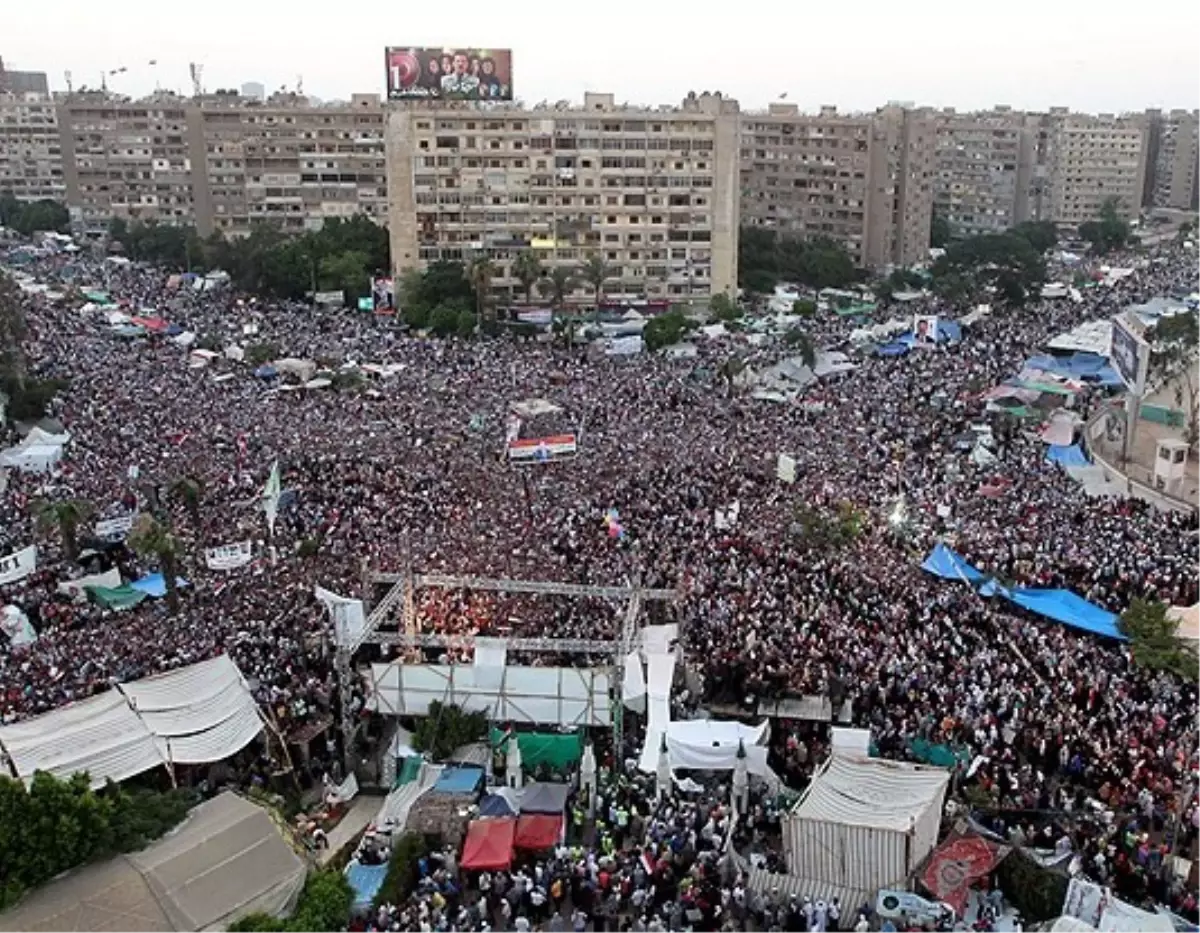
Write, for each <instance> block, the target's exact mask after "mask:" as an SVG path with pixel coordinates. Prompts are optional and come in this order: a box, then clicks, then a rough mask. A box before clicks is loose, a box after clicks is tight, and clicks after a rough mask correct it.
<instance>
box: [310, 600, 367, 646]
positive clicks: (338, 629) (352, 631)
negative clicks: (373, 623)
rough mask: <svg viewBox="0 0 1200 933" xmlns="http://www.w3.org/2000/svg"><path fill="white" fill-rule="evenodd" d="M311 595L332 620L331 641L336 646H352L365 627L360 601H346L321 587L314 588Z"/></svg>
mask: <svg viewBox="0 0 1200 933" xmlns="http://www.w3.org/2000/svg"><path fill="white" fill-rule="evenodd" d="M313 595H314V596H316V597H317V599H318V600H320V602H321V604H322V605H323V606H324V607H325V608H326V609H328V610H329V617H330V618H331V619H332V620H333V640H334V643H335V644H337V645H353V644H354V643H355V642H357V641H358V639H359V638H361V637H362V633H363V631H364V630H365V629H366V627H367V618H366V614H365V613H364V612H363V604H362V600H361V599H347V598H346V597H345V596H338V594H337V593H334V592H332V591H330V590H327V589H325V588H323V587H320V586H318V587H315V588H314V589H313Z"/></svg>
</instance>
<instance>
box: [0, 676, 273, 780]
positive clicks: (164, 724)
mask: <svg viewBox="0 0 1200 933" xmlns="http://www.w3.org/2000/svg"><path fill="white" fill-rule="evenodd" d="M261 731H262V721H261V719H260V718H259V715H258V706H257V705H256V704H255V702H254V697H253V696H251V694H250V691H249V689H248V688H247V686H246V683H245V681H244V680H243V679H242V675H241V672H240V671H238V669H237V666H236V665H235V664H234V663H233V661H231V660H230V659H229V658H228V657H227V656H226V655H221V656H220V657H217V658H213V659H212V660H210V661H201V662H200V663H199V664H192V665H190V666H188V667H184V668H180V669H179V670H176V671H172V672H170V673H167V674H160V675H158V676H156V677H148V678H146V679H145V680H140V681H136V682H134V683H131V684H122V685H118V687H117V689H115V690H109V691H106V692H104V693H101V694H99V695H97V696H94V697H90V698H89V699H86V700H81V701H80V702H78V703H72V704H70V705H69V706H64V707H61V708H59V709H56V710H54V711H53V712H50V713H46V714H45V715H43V716H37V717H35V718H33V719H27V720H25V721H23V722H18V723H14V724H13V725H9V726H3V727H0V748H2V749H3V750H4V752H5V753H6V754H7V755H8V757H9V759H10V760H11V761H12V764H13V767H14V768H15V769H16V773H17V776H18V777H20V778H24V779H26V780H29V779H32V778H33V775H34V772H35V771H48V772H50V773H51V774H53V775H55V776H56V777H59V778H64V779H65V778H69V777H70V776H71V775H73V774H75V773H77V772H79V771H86V772H87V773H88V776H89V777H90V779H91V784H92V786H93V787H100V786H103V784H104V783H105V781H107V780H108V779H110V778H111V779H112V780H114V781H123V780H126V779H127V778H131V777H133V776H134V775H136V774H141V773H142V772H143V771H149V770H151V769H153V768H157V767H159V766H160V765H168V764H172V763H179V764H200V763H205V762H210V761H220V760H222V759H224V758H228V757H229V756H230V755H233V754H235V753H237V752H239V751H241V749H243V748H244V747H245V746H246V745H248V744H249V743H250V742H251V741H252V740H253V739H254V737H255V736H256V735H258V733H259V732H261Z"/></svg>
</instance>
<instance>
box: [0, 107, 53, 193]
mask: <svg viewBox="0 0 1200 933" xmlns="http://www.w3.org/2000/svg"><path fill="white" fill-rule="evenodd" d="M0 193H10V194H12V195H13V196H14V197H16V198H18V199H19V200H22V201H39V200H42V199H46V198H48V199H50V200H54V201H65V200H66V186H65V183H64V181H63V158H62V146H61V142H60V140H59V134H58V115H57V111H56V110H55V107H54V102H53V101H51V100H50V99H49V98H47V97H45V96H44V95H41V94H36V93H32V92H23V93H12V92H7V93H0Z"/></svg>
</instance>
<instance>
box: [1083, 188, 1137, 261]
mask: <svg viewBox="0 0 1200 933" xmlns="http://www.w3.org/2000/svg"><path fill="white" fill-rule="evenodd" d="M1120 205H1121V202H1120V200H1119V199H1117V198H1115V197H1114V198H1108V199H1107V200H1106V201H1105V202H1104V204H1103V205H1102V206H1101V208H1100V217H1099V219H1097V220H1089V221H1087V222H1086V223H1083V224H1080V225H1079V238H1080V239H1082V240H1087V241H1088V243H1090V244H1091V249H1092V252H1093V253H1095V254H1096V255H1097V256H1103V255H1105V254H1107V253H1110V252H1112V251H1113V250H1115V249H1120V248H1121V247H1123V246H1125V245H1126V244H1127V243H1128V242H1129V239H1130V236H1131V234H1132V232H1133V231H1132V228H1131V227H1130V226H1129V222H1128V221H1126V220H1125V219H1124V218H1122V217H1121V214H1120Z"/></svg>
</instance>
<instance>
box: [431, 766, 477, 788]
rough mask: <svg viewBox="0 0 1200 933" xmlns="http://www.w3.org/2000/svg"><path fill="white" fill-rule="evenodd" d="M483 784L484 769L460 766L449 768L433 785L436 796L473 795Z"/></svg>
mask: <svg viewBox="0 0 1200 933" xmlns="http://www.w3.org/2000/svg"><path fill="white" fill-rule="evenodd" d="M482 783H483V768H477V767H476V766H475V765H460V766H458V767H454V768H447V769H446V770H445V771H443V772H442V774H441V777H439V778H438V779H437V783H436V784H434V785H433V792H434V793H435V794H473V793H475V791H477V790H479V785H480V784H482Z"/></svg>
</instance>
